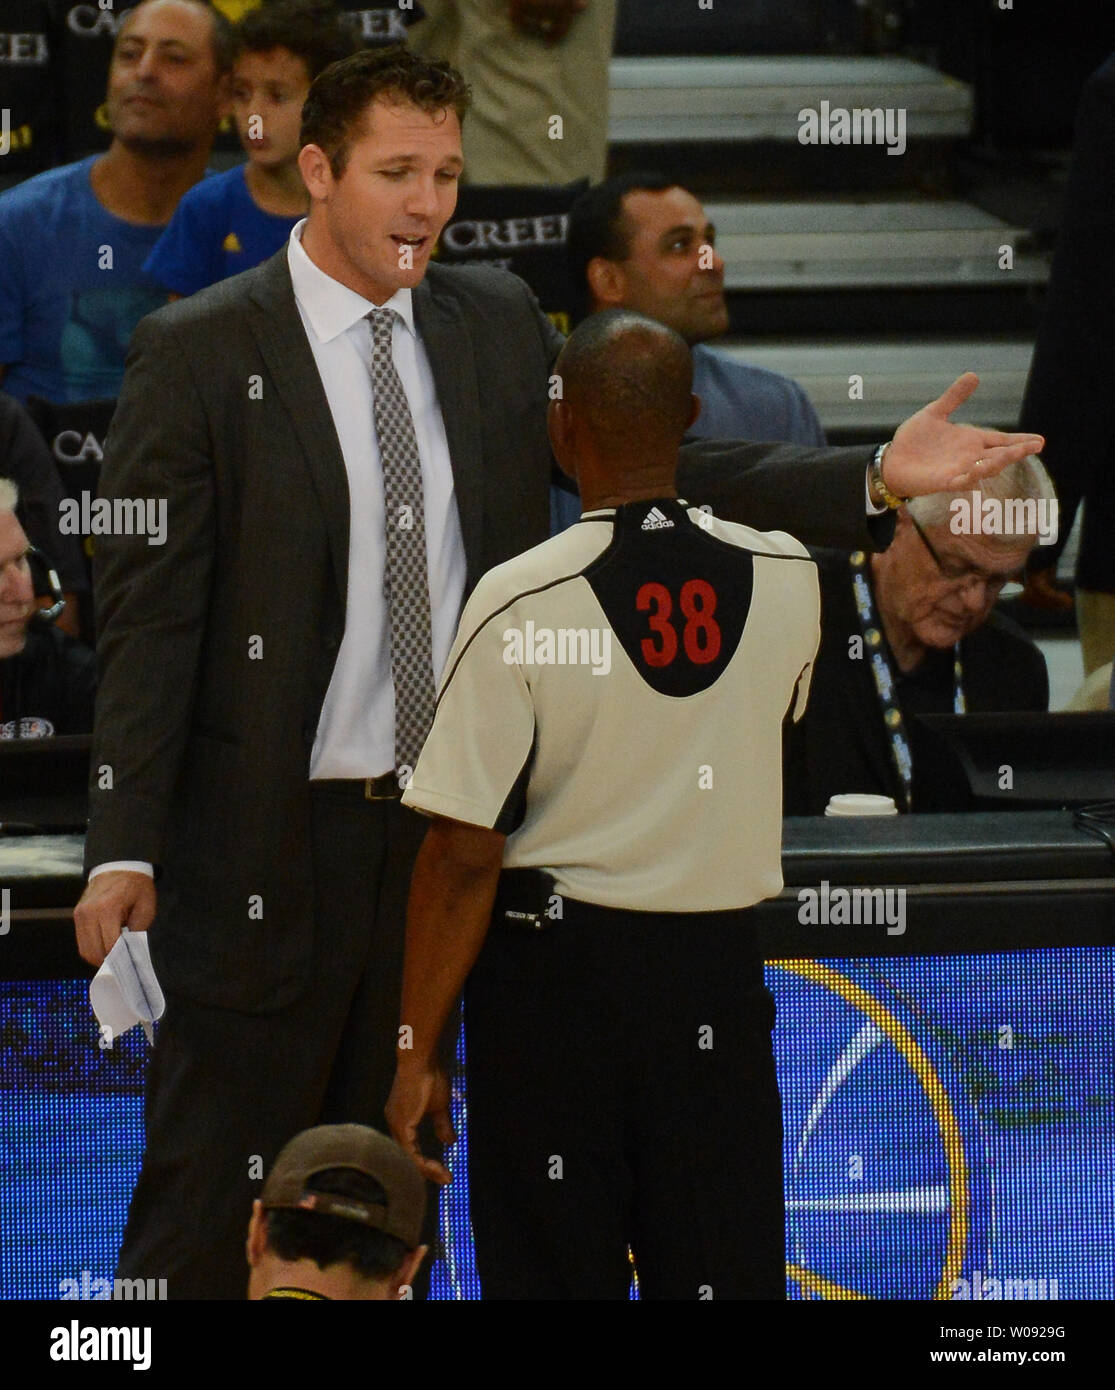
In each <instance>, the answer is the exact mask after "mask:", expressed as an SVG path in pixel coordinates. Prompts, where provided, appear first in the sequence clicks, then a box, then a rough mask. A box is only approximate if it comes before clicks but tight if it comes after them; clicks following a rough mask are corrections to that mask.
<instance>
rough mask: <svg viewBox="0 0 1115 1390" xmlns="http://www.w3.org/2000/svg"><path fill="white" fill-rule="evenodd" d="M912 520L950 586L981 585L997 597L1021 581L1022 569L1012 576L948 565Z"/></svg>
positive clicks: (952, 564) (911, 518) (961, 587)
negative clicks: (1008, 587) (1011, 585)
mask: <svg viewBox="0 0 1115 1390" xmlns="http://www.w3.org/2000/svg"><path fill="white" fill-rule="evenodd" d="M907 515H909V513H907ZM910 520H911V521H912V522H913V523H914V530H915V531H916V532H917V533H918V535H919V536H920V537H921V538H922V541H923V542H924V544H925V548H926V550H928V551H929V553H930V555H932V556H933V563H934V564H935V565H936V566H937V568H938V569H939V570H940V572H941V577H942V578H943V579H945V580H947V581H948V583H949V584H952V585H955V586H956V587H957V588H959V589H966V588H968V586H969V585H971V584H979V585H980V586H981V587H982V588H983V590H984V592H985V593H988V594H991V595H992V596H997V595H998V594H1000V593H1001V592H1002V591H1003V589H1004V588H1005V587H1006V586H1007V585H1008V584H1016V583H1018V582H1019V581H1020V580H1021V578H1022V573H1023V571H1022V570H1020V569H1018V570H1013V571H1012V572H1011V573H1010V574H990V573H988V571H987V570H981V569H980V568H979V566H978V565H964V564H959V563H958V562H956V561H955V560H954V561H950V562H949V563H947V564H946V563H945V561H944V560H942V559H941V557H940V556H939V555H938V554H937V552H936V550H934V548H933V543H932V541H931V540H930V539H929V537H928V536H927V535H926V534H925V532H924V531H923V530H922V529H921V527H920V526H919V525H918V523H917V520H916V519H915V518H914V517H913V516H910Z"/></svg>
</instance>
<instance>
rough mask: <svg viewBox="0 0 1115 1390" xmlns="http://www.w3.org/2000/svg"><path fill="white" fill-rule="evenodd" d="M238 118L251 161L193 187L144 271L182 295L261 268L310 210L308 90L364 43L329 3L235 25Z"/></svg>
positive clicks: (319, 0) (298, 0)
mask: <svg viewBox="0 0 1115 1390" xmlns="http://www.w3.org/2000/svg"><path fill="white" fill-rule="evenodd" d="M236 35H237V50H238V51H237V57H236V62H235V65H234V67H233V74H232V99H233V117H234V119H235V121H236V129H237V131H238V133H239V135H240V141H241V143H242V144H243V146H244V149H245V151H246V153H247V156H248V158H247V162H246V163H244V164H241V165H238V166H237V167H236V168H235V169H230V170H228V171H227V173H223V174H215V175H213V176H212V177H211V178H207V179H203V180H202V181H201V182H200V183H198V184H195V186H194V187H193V188H191V189H190V191H189V192H188V193H187V194H186V195H185V197H184V198H183V199H182V201H181V202H180V203H179V204H178V208H177V210H176V212H175V214H174V217H173V218H172V219H171V222H170V224H169V226H168V227H167V229H166V231H165V232H164V233H163V234H162V236H161V237H160V238H159V240H158V241H157V242H156V244H155V247H154V249H153V250H152V252H151V254H150V256H148V258H147V261H146V262H145V264H144V267H143V269H144V271H145V272H146V273H147V274H148V275H149V276H151V278H152V279H153V280H155V281H156V282H157V283H158V284H160V285H162V286H164V287H165V288H166V289H167V290H169V291H170V292H171V293H172V294H173V295H174V296H176V297H181V296H184V295H188V294H194V293H195V292H196V291H197V290H200V289H204V288H205V286H206V285H212V284H214V283H215V282H216V281H218V280H224V279H226V278H227V277H228V276H230V275H237V274H239V272H240V271H242V270H249V269H250V268H251V267H252V266H254V265H258V264H259V263H260V262H261V261H264V260H266V259H267V258H268V257H269V256H272V255H274V253H275V252H276V251H278V250H279V248H280V247H281V246H283V245H285V243H286V241H287V238H288V237H289V236H290V232H291V228H292V227H293V226H294V224H295V223H296V222H297V221H298V220H299V219H300V218H302V217H304V216H305V215H306V212H307V211H308V209H309V203H310V199H309V195H308V194H307V192H306V189H305V185H304V184H303V183H302V175H301V174H300V173H299V172H298V164H297V159H298V150H299V142H298V133H299V129H300V128H301V124H302V105H303V103H304V102H305V100H306V94H307V92H308V91H309V90H310V83H311V82H312V81H313V80H314V78H315V77H316V76H317V75H318V73H319V72H321V71H322V70H323V69H325V68H327V67H328V66H329V64H330V63H333V62H336V61H338V60H339V59H341V58H345V57H347V56H348V55H349V54H350V53H352V52H353V51H354V49H355V48H356V47H357V46H358V44H357V39H356V37H355V33H354V31H353V29H352V27H351V25H349V24H347V23H346V22H345V20H344V18H343V17H342V15H341V12H340V11H339V10H338V9H337V7H336V6H335V5H334V4H332V3H330V0H272V3H270V4H266V5H264V6H263V7H262V8H260V9H258V10H252V11H250V12H249V13H248V14H247V15H245V17H244V18H243V20H241V22H240V23H239V25H237V29H236Z"/></svg>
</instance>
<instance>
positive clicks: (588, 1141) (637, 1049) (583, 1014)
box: [465, 899, 786, 1299]
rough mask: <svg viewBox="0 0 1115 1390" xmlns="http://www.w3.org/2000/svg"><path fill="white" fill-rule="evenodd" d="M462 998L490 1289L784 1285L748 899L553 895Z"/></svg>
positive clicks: (479, 1222) (769, 1068) (501, 933)
mask: <svg viewBox="0 0 1115 1390" xmlns="http://www.w3.org/2000/svg"><path fill="white" fill-rule="evenodd" d="M563 911H564V916H563V919H562V920H560V921H557V922H553V923H548V924H547V926H546V927H545V928H544V929H543V930H537V931H532V930H529V929H525V928H524V929H514V928H508V927H506V926H501V925H500V924H499V922H498V921H495V922H493V926H492V929H491V931H490V932H489V934H488V938H487V941H486V943H485V945H484V948H483V950H482V952H481V955H480V957H479V959H478V961H477V963H476V965H475V966H474V968H473V971H472V974H471V976H470V978H469V984H468V988H467V991H466V996H465V1008H466V1012H465V1038H466V1048H467V1055H468V1110H469V1172H470V1181H469V1189H470V1199H471V1205H472V1221H473V1230H474V1233H475V1237H476V1259H477V1266H478V1272H479V1275H480V1282H481V1286H482V1289H483V1296H484V1297H485V1298H509V1299H529V1298H543V1299H558V1298H585V1299H608V1298H617V1299H622V1298H626V1297H627V1295H628V1288H629V1283H630V1275H631V1269H630V1264H629V1262H628V1258H627V1247H628V1245H630V1246H631V1248H632V1251H633V1252H634V1257H635V1265H636V1268H637V1270H638V1276H639V1286H640V1295H641V1297H643V1298H647V1299H655V1298H671V1299H701V1298H713V1299H723V1298H730V1299H744V1298H746V1299H753V1298H754V1299H784V1298H785V1296H786V1279H785V1236H784V1224H785V1223H784V1200H783V1190H782V1115H781V1106H780V1102H779V1095H778V1086H777V1082H776V1080H775V1073H774V1058H773V1051H772V1047H771V1036H770V1033H771V1028H772V1026H773V1023H774V1001H773V1000H772V998H771V996H770V994H769V992H768V991H767V990H766V988H765V987H764V985H763V977H762V961H761V959H760V956H759V953H758V949H757V946H756V943H755V940H754V933H753V930H752V928H751V925H750V920H749V917H750V914H749V913H748V912H746V911H741V912H733V913H698V914H651V913H629V912H619V911H615V910H609V909H605V908H599V907H594V906H591V905H588V904H584V903H574V902H571V901H570V900H569V899H564V900H563Z"/></svg>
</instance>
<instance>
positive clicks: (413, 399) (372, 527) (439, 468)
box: [287, 221, 465, 779]
mask: <svg viewBox="0 0 1115 1390" xmlns="http://www.w3.org/2000/svg"><path fill="white" fill-rule="evenodd" d="M305 225H306V224H305V221H302V222H299V223H298V225H297V226H296V227H295V228H294V230H293V232H292V233H291V237H290V244H289V246H288V248H287V257H288V261H289V264H290V278H291V281H292V282H293V285H294V297H295V299H296V300H297V301H298V311H299V313H300V314H301V315H302V323H303V325H304V327H305V329H306V337H307V338H308V339H309V342H310V349H311V351H312V352H313V354H314V361H315V362H316V363H317V369H318V372H319V374H320V376H321V381H322V385H323V386H324V387H325V395H326V398H327V399H328V401H329V409H330V412H331V414H332V416H333V423H334V424H335V425H336V427H337V437H338V439H339V440H340V442H341V453H342V454H343V455H344V461H345V471H346V472H347V473H348V491H349V504H350V506H349V510H350V518H351V519H350V524H349V544H348V604H347V607H346V611H345V635H344V640H343V641H342V643H341V650H340V652H339V653H338V656H337V663H336V665H335V666H334V668H333V678H332V680H331V681H330V682H329V689H328V691H327V692H326V695H325V704H324V705H323V706H322V711H321V719H320V720H319V722H318V727H317V737H316V738H315V739H314V747H313V752H312V753H311V755H310V777H311V778H312V779H313V778H322V777H378V776H379V775H380V774H381V773H384V772H391V771H393V770H394V768H395V692H394V686H393V684H392V680H391V614H390V611H389V608H388V604H387V602H386V600H385V595H384V576H385V572H386V565H387V539H386V530H387V527H386V520H385V517H384V501H383V468H382V466H381V463H380V457H379V443H378V441H377V439H376V435H375V428H374V423H373V417H372V377H371V357H372V329H371V325H370V324H369V323H368V322H367V321H366V315H367V314H368V313H369V312H370V311H371V310H372V309H374V308H376V305H374V304H373V303H372V302H371V300H369V299H365V298H364V297H363V295H359V294H357V293H356V291H355V290H350V289H348V288H347V286H345V285H342V284H341V283H340V282H339V281H337V280H334V279H332V278H331V277H330V276H328V275H326V273H325V272H324V271H323V270H319V269H318V267H317V266H316V265H314V263H313V261H311V260H310V258H309V256H307V255H306V252H305V251H304V250H303V249H302V242H301V234H302V228H303V227H304V226H305ZM382 307H383V308H385V309H394V310H395V311H396V315H397V317H396V319H395V326H394V331H393V333H392V338H391V348H392V356H393V358H394V362H395V370H396V371H397V372H398V373H399V378H400V380H401V381H402V384H403V390H404V391H405V392H406V398H407V401H408V403H409V405H410V413H411V416H412V418H413V420H414V434H415V438H416V440H417V441H418V456H419V458H420V460H421V463H422V494H423V506H424V510H425V524H426V572H427V576H428V579H429V586H430V622H431V643H432V647H433V651H432V658H433V672H434V683H435V686H436V684H437V683H438V681H439V680H440V678H441V673H442V671H443V670H444V669H445V662H446V658H447V657H448V655H449V648H450V646H451V645H452V642H453V634H454V633H455V632H456V630H457V620H458V619H459V617H460V616H461V603H462V600H463V598H464V592H465V546H464V540H463V539H462V537H461V523H460V518H459V516H458V515H457V502H456V497H455V495H454V492H453V471H452V467H451V465H450V461H449V444H448V442H447V440H446V437H445V424H444V422H443V420H442V418H441V407H440V406H439V405H438V400H437V390H436V388H435V386H434V377H433V372H432V371H431V370H430V363H429V359H428V358H427V356H426V350H425V348H424V347H423V346H422V340H421V339H420V338H419V337H418V335H417V332H416V331H415V325H414V309H413V307H412V304H411V292H410V290H406V289H403V290H398V291H396V293H395V294H393V295H392V296H391V298H390V299H389V300H387V302H386V303H385V304H384V305H383V306H382Z"/></svg>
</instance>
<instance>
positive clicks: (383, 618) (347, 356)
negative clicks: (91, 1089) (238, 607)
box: [89, 219, 466, 878]
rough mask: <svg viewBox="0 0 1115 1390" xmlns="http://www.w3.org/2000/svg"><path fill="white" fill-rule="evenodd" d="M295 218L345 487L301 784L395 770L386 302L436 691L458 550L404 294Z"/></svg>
mask: <svg viewBox="0 0 1115 1390" xmlns="http://www.w3.org/2000/svg"><path fill="white" fill-rule="evenodd" d="M305 225H306V222H305V219H303V220H302V221H301V222H299V223H298V224H297V226H296V227H295V228H294V230H293V231H292V232H291V235H290V242H289V244H288V247H287V261H288V264H289V266H290V277H291V281H292V284H293V286H294V297H295V300H296V301H297V304H298V312H299V314H300V315H301V318H302V325H303V327H304V328H305V330H306V337H307V339H308V340H309V344H310V350H311V351H312V352H313V355H314V361H315V363H316V364H317V369H318V373H319V375H320V377H321V382H322V385H323V387H324V388H325V396H326V399H327V400H328V402H329V410H330V413H331V414H332V416H333V423H334V425H335V426H336V430H337V438H338V439H339V441H340V445H341V454H342V456H343V458H344V464H345V472H346V473H347V475H348V492H349V545H348V599H347V603H346V606H345V633H344V638H343V640H342V642H341V649H340V651H339V652H338V654H337V660H336V664H335V665H334V667H333V675H332V679H331V680H330V682H329V688H328V690H327V691H326V694H325V702H324V704H323V706H322V710H321V716H320V718H319V720H318V726H317V734H316V736H315V738H314V745H313V749H312V751H311V754H310V778H311V780H315V779H319V778H327V777H378V776H380V775H381V774H382V773H385V772H391V771H393V770H394V768H395V691H394V686H393V684H392V679H391V614H390V611H389V608H388V604H387V601H386V596H385V593H384V581H385V577H386V565H387V540H386V520H385V517H384V500H383V469H382V466H381V464H380V456H379V443H378V441H377V439H376V434H375V423H374V417H373V414H372V376H371V359H372V329H371V325H370V324H369V323H368V322H367V320H366V317H365V316H366V315H367V314H368V313H369V312H370V311H371V310H372V309H374V308H377V307H382V308H387V309H394V310H395V311H396V314H397V317H396V319H395V325H394V330H393V333H392V338H391V349H392V357H393V359H394V363H395V370H396V371H397V372H398V374H399V379H400V380H401V382H402V384H403V390H404V391H405V393H406V398H407V402H408V403H409V405H410V413H411V416H412V418H413V420H414V434H415V439H416V440H417V443H418V455H419V459H420V461H421V465H422V493H423V508H424V512H425V526H426V571H427V576H428V580H429V586H430V624H431V645H432V653H431V656H432V661H433V674H434V684H435V687H436V686H437V684H438V683H439V682H440V680H441V674H442V671H443V670H444V669H445V662H446V659H447V658H448V656H449V648H450V646H451V645H452V642H453V635H454V633H455V632H456V629H457V621H458V619H459V617H460V614H461V604H462V601H463V598H464V592H465V573H466V569H465V547H464V539H463V537H462V536H461V522H460V517H459V516H458V513H457V501H456V496H455V494H454V491H453V471H452V466H451V463H450V459H449V443H448V441H447V439H446V436H445V423H444V421H443V420H442V418H441V407H440V405H439V404H438V399H437V390H436V388H435V385H434V377H433V372H432V371H431V369H430V362H429V358H428V357H427V356H426V349H425V348H424V347H423V345H422V340H421V338H419V336H418V333H417V329H416V327H415V322H414V309H413V306H412V304H411V292H410V290H408V289H401V290H398V291H396V293H395V294H393V295H392V296H391V298H390V299H389V300H387V301H386V303H385V304H383V305H381V306H377V305H375V304H373V303H372V301H371V300H369V299H365V298H364V297H363V296H362V295H360V294H357V293H356V291H355V290H350V289H349V288H348V287H347V286H346V285H342V284H341V283H340V281H338V280H334V279H333V278H332V277H331V276H329V275H326V273H325V272H324V271H323V270H320V269H319V268H318V267H317V266H316V265H314V263H313V261H311V260H310V258H309V256H308V255H307V254H306V252H305V251H304V250H303V249H302V230H303V228H304V227H305ZM109 869H131V870H134V871H136V872H142V873H152V872H153V870H152V867H151V865H150V864H146V863H140V862H139V861H138V860H114V861H112V862H111V863H106V864H98V865H97V867H96V868H95V869H93V870H92V871H91V872H90V874H89V877H90V878H93V877H94V876H95V875H97V874H101V873H106V872H107V871H108V870H109Z"/></svg>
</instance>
